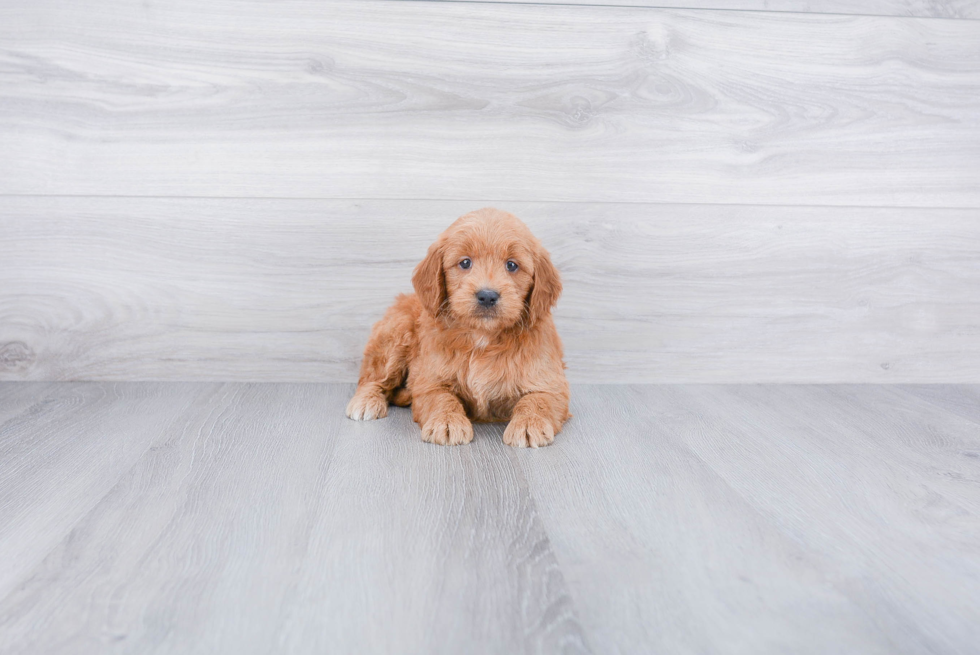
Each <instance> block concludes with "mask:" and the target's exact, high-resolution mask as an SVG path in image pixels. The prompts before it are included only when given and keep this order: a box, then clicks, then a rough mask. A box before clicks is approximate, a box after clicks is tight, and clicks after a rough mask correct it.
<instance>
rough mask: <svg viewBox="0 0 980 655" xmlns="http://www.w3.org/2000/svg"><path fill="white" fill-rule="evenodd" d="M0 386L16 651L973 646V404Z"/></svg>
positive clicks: (2, 506) (610, 390)
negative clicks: (510, 438) (516, 440)
mask: <svg viewBox="0 0 980 655" xmlns="http://www.w3.org/2000/svg"><path fill="white" fill-rule="evenodd" d="M351 390H352V387H351V386H350V385H344V384H336V385H312V384H310V385H302V384H238V383H203V382H202V383H160V382H153V383H149V382H147V383H102V382H91V383H0V562H3V566H2V567H0V652H4V653H32V654H37V653H80V652H85V653H98V652H105V653H142V652H149V651H153V652H161V653H236V654H239V653H268V652H286V653H294V652H296V653H298V652H358V653H420V652H432V653H455V652H470V653H483V652H485V653H515V652H532V653H533V652H549V653H550V652H569V653H575V652H595V653H635V652H669V653H705V652H710V653H753V654H757V653H787V652H792V653H829V652H846V653H964V654H965V653H975V652H976V644H977V643H980V602H978V599H980V548H978V544H980V412H978V410H977V409H976V408H977V406H978V405H977V402H978V401H980V387H976V386H955V385H954V386H909V387H894V386H889V387H884V386H771V385H769V386H753V385H741V386H700V385H697V386H677V385H672V386H583V385H577V386H575V387H574V388H573V399H572V411H573V413H574V414H575V417H574V418H573V419H572V420H571V421H570V422H569V424H568V426H567V428H566V430H565V431H564V432H563V433H562V434H561V435H560V436H559V438H558V440H557V441H556V443H555V445H553V446H552V447H549V448H546V449H542V450H538V451H522V450H513V449H510V448H507V447H505V446H504V445H503V444H502V443H501V441H500V437H501V434H502V426H500V425H482V426H477V438H476V440H475V441H474V442H473V444H471V445H469V446H463V447H457V448H441V447H436V446H431V445H427V444H423V443H422V442H421V441H420V440H419V439H418V435H417V428H416V427H415V426H414V424H412V423H411V419H410V416H409V412H408V411H407V410H395V411H393V412H392V414H391V416H390V417H389V418H388V419H386V420H383V421H378V422H374V423H367V424H363V423H355V422H352V421H348V420H346V419H345V418H344V417H343V407H344V404H345V402H346V400H347V397H348V394H349V393H350V392H351Z"/></svg>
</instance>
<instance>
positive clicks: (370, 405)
mask: <svg viewBox="0 0 980 655" xmlns="http://www.w3.org/2000/svg"><path fill="white" fill-rule="evenodd" d="M385 416H388V401H387V400H385V399H384V396H382V395H381V394H379V393H378V392H376V391H369V392H362V391H361V390H360V389H358V391H357V393H355V394H354V397H353V398H351V399H350V402H349V403H347V418H352V419H354V420H355V421H373V420H374V419H376V418H384V417H385Z"/></svg>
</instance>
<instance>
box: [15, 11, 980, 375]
mask: <svg viewBox="0 0 980 655" xmlns="http://www.w3.org/2000/svg"><path fill="white" fill-rule="evenodd" d="M615 4H616V5H623V4H630V3H628V2H627V3H624V2H616V3H615ZM673 4H678V5H684V7H683V8H649V7H624V6H599V5H597V4H596V3H594V2H590V3H589V4H588V5H576V4H575V3H563V4H557V3H556V4H547V3H544V4H542V3H536V4H520V3H492V2H489V3H470V2H414V1H408V2H387V1H369V2H345V1H337V2H329V3H323V2H318V1H316V0H287V1H285V2H264V1H255V2H248V3H241V2H230V1H228V0H218V1H216V2H210V3H206V4H202V3H197V2H190V1H189V0H173V1H169V2H165V3H155V2H149V3H142V4H139V3H128V2H122V1H121V0H118V1H117V0H98V1H97V2H93V3H74V2H68V1H67V0H38V1H36V2H31V3H15V2H13V1H12V0H2V1H0V379H32V380H81V379H117V380H139V379H229V380H276V381H288V380H301V381H350V380H353V379H355V378H356V371H357V365H358V361H359V357H360V350H361V348H362V347H363V342H364V340H365V339H366V336H367V332H368V330H369V329H370V325H371V323H372V322H373V321H374V320H376V319H377V318H379V317H380V315H381V313H382V312H383V310H384V308H385V307H386V305H387V304H388V303H389V302H390V299H391V298H392V296H393V295H394V294H395V293H397V292H400V291H408V290H409V289H410V285H409V276H410V274H411V270H412V267H413V266H414V264H415V263H416V262H417V261H418V260H419V259H420V258H421V256H422V254H423V253H424V251H425V247H426V246H427V245H428V243H429V242H431V240H432V239H433V238H434V237H435V235H436V234H438V232H439V231H440V230H441V229H442V228H443V227H444V226H445V225H447V224H448V223H449V222H451V221H452V220H453V219H454V218H455V217H456V216H458V215H459V214H461V213H464V212H465V211H468V210H470V209H475V208H478V207H481V206H486V205H495V206H498V207H501V208H503V209H508V210H510V211H513V212H515V213H517V214H518V215H520V216H522V217H523V218H525V220H526V221H527V222H528V224H529V225H531V227H532V229H534V230H535V231H536V232H537V233H538V234H539V236H540V237H541V238H542V240H543V241H544V242H545V244H546V245H547V246H548V247H549V248H550V250H551V251H552V253H553V255H554V258H555V260H556V262H557V263H558V264H559V266H560V268H561V270H562V271H563V273H564V277H565V282H566V293H565V296H564V298H563V299H562V301H561V303H560V305H559V308H558V311H557V321H558V325H559V329H560V331H561V333H562V335H563V337H564V339H565V343H566V350H567V359H568V362H569V375H570V377H571V378H572V379H574V380H576V381H583V382H589V381H592V382H739V381H748V382H843V381H846V382H889V381H893V382H939V381H947V382H980V21H977V20H971V19H973V18H977V17H978V16H980V9H978V8H980V2H947V3H937V2H914V1H911V0H909V1H905V2H899V1H895V2H885V1H880V2H868V3H841V2H834V1H831V0H827V1H825V2H817V1H813V2H794V1H791V0H786V1H784V2H776V1H773V2H756V1H753V0H744V1H743V2H740V3H738V5H737V7H738V9H739V10H733V9H734V8H735V6H734V5H732V4H729V3H724V4H725V5H726V9H725V10H719V9H717V8H716V7H717V6H718V5H719V4H720V3H709V2H698V1H692V2H678V3H673ZM848 7H851V8H852V11H850V12H847V11H846V10H847V8H848ZM762 10H767V11H762ZM842 13H859V14H862V15H841V14H842ZM867 14H878V15H867Z"/></svg>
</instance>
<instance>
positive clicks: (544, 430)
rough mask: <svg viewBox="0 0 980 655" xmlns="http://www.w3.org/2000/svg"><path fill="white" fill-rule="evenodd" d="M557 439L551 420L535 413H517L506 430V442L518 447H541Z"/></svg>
mask: <svg viewBox="0 0 980 655" xmlns="http://www.w3.org/2000/svg"><path fill="white" fill-rule="evenodd" d="M554 440H555V428H554V426H553V425H551V421H549V420H548V419H546V418H542V417H540V416H537V415H535V414H518V415H515V416H514V417H513V418H512V419H511V420H510V423H508V424H507V429H506V430H504V443H505V444H507V445H508V446H514V447H516V448H527V447H531V448H540V447H541V446H547V445H548V444H550V443H551V442H552V441H554Z"/></svg>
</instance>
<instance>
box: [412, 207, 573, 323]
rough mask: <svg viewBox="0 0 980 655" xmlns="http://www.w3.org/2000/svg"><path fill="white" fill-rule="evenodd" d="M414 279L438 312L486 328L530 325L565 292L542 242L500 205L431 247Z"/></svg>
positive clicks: (454, 228) (467, 218)
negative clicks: (500, 207) (497, 208)
mask: <svg viewBox="0 0 980 655" xmlns="http://www.w3.org/2000/svg"><path fill="white" fill-rule="evenodd" d="M412 281H413V283H414V284H415V289H416V292H417V293H418V295H419V298H420V299H421V300H422V302H423V304H424V305H425V306H426V308H427V309H428V310H429V311H430V312H431V313H432V314H433V315H439V314H444V315H448V316H450V317H451V318H452V319H453V320H454V321H455V322H457V323H459V324H461V325H463V326H465V327H468V328H470V329H474V330H479V331H484V332H494V331H499V330H503V329H507V328H510V327H513V326H515V325H518V324H524V325H527V326H529V325H530V324H532V323H533V322H534V320H536V319H537V318H538V317H539V316H540V315H541V314H542V313H544V312H548V311H550V309H551V306H552V305H554V303H555V301H556V300H557V299H558V294H559V293H560V292H561V282H560V281H559V279H558V273H557V271H555V269H554V266H553V265H552V264H551V260H550V258H549V257H548V253H547V251H545V250H544V248H543V247H542V246H541V244H540V242H539V241H538V240H537V239H536V238H535V237H534V235H532V234H531V232H530V230H528V229H527V226H525V225H524V224H523V223H522V222H521V221H520V220H518V219H517V217H515V216H513V215H511V214H508V213H506V212H501V211H498V210H494V209H484V210H480V211H477V212H473V213H472V214H467V215H466V216H463V217H462V218H460V219H459V220H457V221H456V222H455V223H453V224H452V225H451V226H450V227H449V229H447V230H446V231H445V232H444V233H443V234H442V235H441V236H440V237H439V239H438V240H437V241H436V243H434V244H433V245H432V247H430V248H429V254H428V255H427V257H426V259H425V260H423V262H422V263H421V264H419V266H418V268H417V269H416V271H415V275H414V276H413V278H412Z"/></svg>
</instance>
